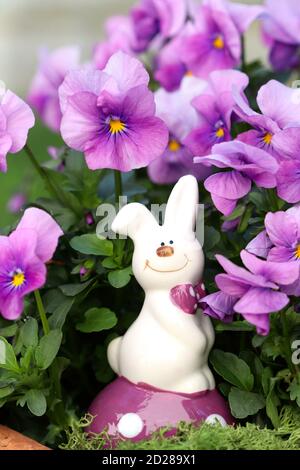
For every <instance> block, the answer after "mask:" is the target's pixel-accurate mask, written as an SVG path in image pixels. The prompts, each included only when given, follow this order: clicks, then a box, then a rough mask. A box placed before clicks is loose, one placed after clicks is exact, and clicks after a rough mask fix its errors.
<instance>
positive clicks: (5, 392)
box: [0, 385, 15, 398]
mask: <svg viewBox="0 0 300 470" xmlns="http://www.w3.org/2000/svg"><path fill="white" fill-rule="evenodd" d="M14 389H15V388H14V387H13V386H12V385H9V386H8V387H2V388H0V398H6V397H8V396H9V395H11V394H12V393H13V391H14Z"/></svg>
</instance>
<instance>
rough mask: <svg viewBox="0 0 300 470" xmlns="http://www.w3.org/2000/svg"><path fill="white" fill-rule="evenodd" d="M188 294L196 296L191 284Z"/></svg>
mask: <svg viewBox="0 0 300 470" xmlns="http://www.w3.org/2000/svg"><path fill="white" fill-rule="evenodd" d="M190 295H191V296H192V297H196V295H195V291H194V289H193V287H192V286H190Z"/></svg>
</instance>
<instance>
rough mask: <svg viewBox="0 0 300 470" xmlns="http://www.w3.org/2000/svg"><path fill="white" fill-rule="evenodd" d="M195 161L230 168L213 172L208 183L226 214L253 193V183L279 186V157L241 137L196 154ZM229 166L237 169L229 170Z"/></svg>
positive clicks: (267, 186) (270, 186) (213, 198)
mask: <svg viewBox="0 0 300 470" xmlns="http://www.w3.org/2000/svg"><path fill="white" fill-rule="evenodd" d="M194 161H195V162H196V163H201V164H204V165H206V164H207V165H213V166H216V167H218V168H222V169H226V171H225V172H220V173H216V174H214V175H211V176H210V177H209V178H208V179H207V180H206V181H205V183H204V186H205V188H206V189H207V191H209V192H210V193H211V197H212V200H213V202H214V204H215V206H216V208H217V209H218V210H219V211H220V212H222V214H224V215H226V216H228V215H230V214H231V213H232V212H233V210H234V209H235V207H236V204H237V201H238V200H239V199H241V198H243V197H244V196H246V195H247V194H248V193H249V192H250V190H251V186H252V182H254V183H255V184H256V185H257V186H258V187H261V188H274V187H275V186H276V173H277V171H278V163H277V161H276V159H275V158H274V157H272V156H271V155H270V154H268V153H267V152H265V151H264V150H261V149H257V148H255V147H252V146H251V145H247V144H244V143H243V142H239V141H237V140H235V141H233V142H224V143H223V144H217V145H215V146H214V147H213V148H212V155H208V156H207V157H196V158H195V159H194ZM228 168H232V169H233V170H232V171H227V170H228Z"/></svg>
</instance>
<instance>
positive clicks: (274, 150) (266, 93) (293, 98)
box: [234, 80, 300, 160]
mask: <svg viewBox="0 0 300 470" xmlns="http://www.w3.org/2000/svg"><path fill="white" fill-rule="evenodd" d="M236 91H237V90H235V91H234V97H235V100H236V106H235V107H234V111H235V113H236V114H238V116H240V117H241V118H242V120H243V121H245V122H247V123H249V124H250V125H251V126H253V127H254V129H253V130H250V131H247V132H244V133H242V134H240V135H239V136H238V139H239V140H241V141H243V142H245V143H247V144H250V145H254V146H256V147H258V148H261V149H263V150H266V151H267V152H269V153H271V154H272V155H274V156H275V157H276V158H277V159H278V160H282V159H285V158H290V157H292V156H293V153H294V152H295V146H296V145H297V144H298V142H299V137H298V139H297V136H299V133H300V129H299V127H300V106H299V99H297V98H298V97H297V95H296V94H295V93H297V90H295V89H293V88H290V87H288V86H286V85H283V84H282V83H280V82H278V81H276V80H271V81H269V82H268V83H267V84H266V85H263V86H262V87H261V88H260V90H259V92H258V95H257V104H258V107H259V109H260V110H261V113H262V114H259V113H257V112H255V111H253V110H252V109H251V108H250V106H249V104H248V102H247V100H246V98H245V96H244V95H243V94H242V95H241V94H239V93H237V92H236Z"/></svg>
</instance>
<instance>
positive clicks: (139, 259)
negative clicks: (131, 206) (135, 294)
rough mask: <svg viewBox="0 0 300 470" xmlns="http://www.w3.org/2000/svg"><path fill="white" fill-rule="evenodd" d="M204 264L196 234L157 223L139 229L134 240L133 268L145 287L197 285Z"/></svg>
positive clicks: (164, 287)
mask: <svg viewBox="0 0 300 470" xmlns="http://www.w3.org/2000/svg"><path fill="white" fill-rule="evenodd" d="M203 266H204V258H203V252H202V249H201V246H200V244H199V242H198V240H197V239H196V238H195V237H194V238H193V239H192V238H191V237H185V236H184V235H183V234H181V233H179V232H178V231H174V229H173V230H172V229H169V228H167V227H165V226H162V227H160V226H159V225H158V224H156V226H154V225H153V227H152V229H151V230H147V231H144V230H143V231H141V232H140V234H139V236H138V237H137V239H136V240H135V249H134V255H133V261H132V268H133V273H134V275H135V277H136V279H137V281H138V282H139V284H140V285H141V286H142V287H143V289H144V290H148V289H149V290H150V289H171V288H172V287H174V286H176V285H178V284H185V283H191V284H196V283H197V282H198V281H199V280H200V279H201V276H202V272H203Z"/></svg>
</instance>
